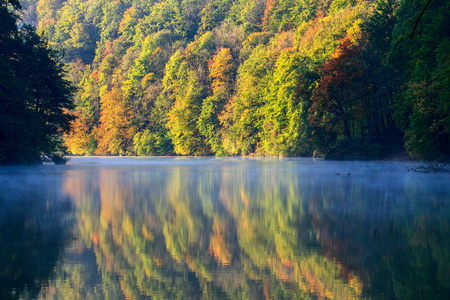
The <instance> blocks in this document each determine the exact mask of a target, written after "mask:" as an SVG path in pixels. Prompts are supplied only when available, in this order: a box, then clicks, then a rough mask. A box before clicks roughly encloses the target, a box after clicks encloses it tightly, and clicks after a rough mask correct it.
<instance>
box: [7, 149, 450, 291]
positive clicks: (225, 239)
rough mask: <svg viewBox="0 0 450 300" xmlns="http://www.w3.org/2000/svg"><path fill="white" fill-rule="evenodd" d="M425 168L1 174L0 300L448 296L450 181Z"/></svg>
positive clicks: (84, 167) (87, 164) (83, 165)
mask: <svg viewBox="0 0 450 300" xmlns="http://www.w3.org/2000/svg"><path fill="white" fill-rule="evenodd" d="M414 165H417V163H414V162H328V161H323V160H317V159H311V158H307V159H246V158H237V159H233V158H223V159H220V158H179V157H167V158H166V157H164V158H119V157H115V158H114V157H113V158H102V157H95V158H93V157H73V158H72V159H71V160H70V161H69V163H68V164H67V165H65V166H54V165H43V166H34V167H2V168H0V191H1V194H0V230H1V231H0V232H1V235H0V298H1V299H147V298H148V299H153V298H156V299H167V298H169V299H172V298H177V299H178V298H180V299H181V298H182V299H199V298H205V299H235V298H236V299H448V296H449V295H450V175H449V174H423V173H414V172H408V171H407V169H406V168H407V167H411V166H414Z"/></svg>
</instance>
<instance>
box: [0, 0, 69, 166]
mask: <svg viewBox="0 0 450 300" xmlns="http://www.w3.org/2000/svg"><path fill="white" fill-rule="evenodd" d="M20 9H21V6H20V3H19V2H18V1H16V0H0V24H2V25H1V26H0V164H22V163H25V164H31V163H39V162H41V157H42V156H43V155H47V156H51V157H53V156H55V155H57V154H56V153H57V152H60V153H64V149H65V148H64V147H63V144H62V141H61V135H62V132H64V131H67V130H68V129H69V126H70V122H71V121H72V120H73V119H74V118H73V117H72V116H71V115H69V114H68V113H66V110H67V109H72V108H73V103H72V98H71V97H72V93H73V92H74V90H73V88H72V86H71V83H70V82H69V81H67V80H66V79H64V70H63V64H62V63H61V62H60V55H59V53H58V52H57V51H55V50H52V49H51V48H50V47H49V45H48V43H47V42H45V41H44V40H43V39H42V38H41V37H39V36H38V35H37V34H36V32H35V30H34V28H32V27H30V26H22V27H21V28H18V25H17V22H18V20H19V16H18V13H19V12H20Z"/></svg>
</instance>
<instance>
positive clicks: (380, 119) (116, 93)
mask: <svg viewBox="0 0 450 300" xmlns="http://www.w3.org/2000/svg"><path fill="white" fill-rule="evenodd" d="M23 2H24V4H25V6H26V7H29V9H28V11H27V13H26V15H25V16H26V17H27V18H28V20H29V22H33V16H35V17H36V20H34V21H35V22H36V23H37V24H38V31H39V32H40V34H41V35H43V36H45V37H46V38H47V39H48V40H49V41H50V44H51V45H53V46H54V47H56V48H58V49H61V50H64V51H65V61H66V63H67V64H68V70H69V74H70V76H69V77H70V78H69V79H70V80H71V81H72V82H74V84H75V85H76V86H78V92H77V94H76V99H75V104H76V109H75V111H74V113H75V115H76V116H77V119H76V120H74V121H73V122H72V126H73V129H72V132H71V133H70V134H67V135H65V143H66V145H67V146H68V149H69V151H70V152H71V153H73V154H101V155H115V154H121V155H131V154H138V155H167V154H182V155H213V154H215V155H250V154H252V155H253V154H254V155H261V156H303V155H313V154H317V155H325V156H327V157H329V158H344V159H370V158H379V157H383V156H386V155H389V154H390V153H394V152H396V151H401V150H402V148H403V147H405V149H406V150H407V151H408V152H409V153H410V154H411V155H413V156H416V157H419V158H423V159H427V160H448V159H449V157H450V76H449V72H450V71H449V70H450V56H449V53H450V37H449V35H450V2H449V1H445V0H407V1H406V0H404V1H402V0H378V1H374V0H334V1H333V0H160V1H152V0H117V1H109V0H67V1H63V0H39V1H31V0H30V1H23Z"/></svg>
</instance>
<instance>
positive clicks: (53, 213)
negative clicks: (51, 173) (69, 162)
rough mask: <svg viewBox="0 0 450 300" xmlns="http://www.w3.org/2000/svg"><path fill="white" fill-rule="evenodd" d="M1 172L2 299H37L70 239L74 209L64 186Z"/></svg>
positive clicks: (0, 279) (0, 254) (0, 246)
mask: <svg viewBox="0 0 450 300" xmlns="http://www.w3.org/2000/svg"><path fill="white" fill-rule="evenodd" d="M2 175H3V178H2V179H1V181H0V190H1V191H2V192H1V193H0V232H1V235H0V299H35V298H36V297H37V296H38V295H39V293H41V291H42V289H44V290H46V289H47V288H48V282H49V280H50V279H51V278H52V277H53V275H54V270H55V267H56V266H57V264H58V261H59V260H60V258H61V257H62V253H63V251H64V249H65V247H66V246H67V244H68V243H69V241H70V237H71V228H72V226H73V219H71V218H70V212H72V211H73V210H72V209H73V207H72V205H71V202H70V199H67V198H61V197H60V194H59V193H58V191H57V190H58V188H55V187H60V186H61V185H58V182H55V180H53V179H49V178H48V177H46V176H45V175H44V176H41V177H40V178H39V182H37V180H36V177H34V176H25V175H24V176H18V177H15V176H14V175H11V176H10V175H7V176H5V175H4V174H2ZM8 176H10V177H12V178H10V179H5V177H8ZM18 178H20V179H21V180H22V181H21V183H20V185H19V184H18V182H19V180H17V179H18ZM59 183H61V181H59Z"/></svg>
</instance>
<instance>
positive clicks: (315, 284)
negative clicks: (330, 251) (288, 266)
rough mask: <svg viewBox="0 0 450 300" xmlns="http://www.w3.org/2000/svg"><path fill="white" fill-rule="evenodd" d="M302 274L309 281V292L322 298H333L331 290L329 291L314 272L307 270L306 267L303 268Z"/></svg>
mask: <svg viewBox="0 0 450 300" xmlns="http://www.w3.org/2000/svg"><path fill="white" fill-rule="evenodd" d="M301 270H302V274H303V276H304V278H305V279H306V281H307V282H308V283H309V285H308V287H307V288H306V289H307V291H308V292H312V293H314V294H315V295H317V296H318V297H319V299H321V298H330V299H331V298H333V295H332V294H331V292H330V291H327V290H326V289H325V286H324V285H323V283H322V282H320V281H318V280H317V279H316V278H315V276H314V274H312V273H311V272H310V270H306V269H305V268H301Z"/></svg>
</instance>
